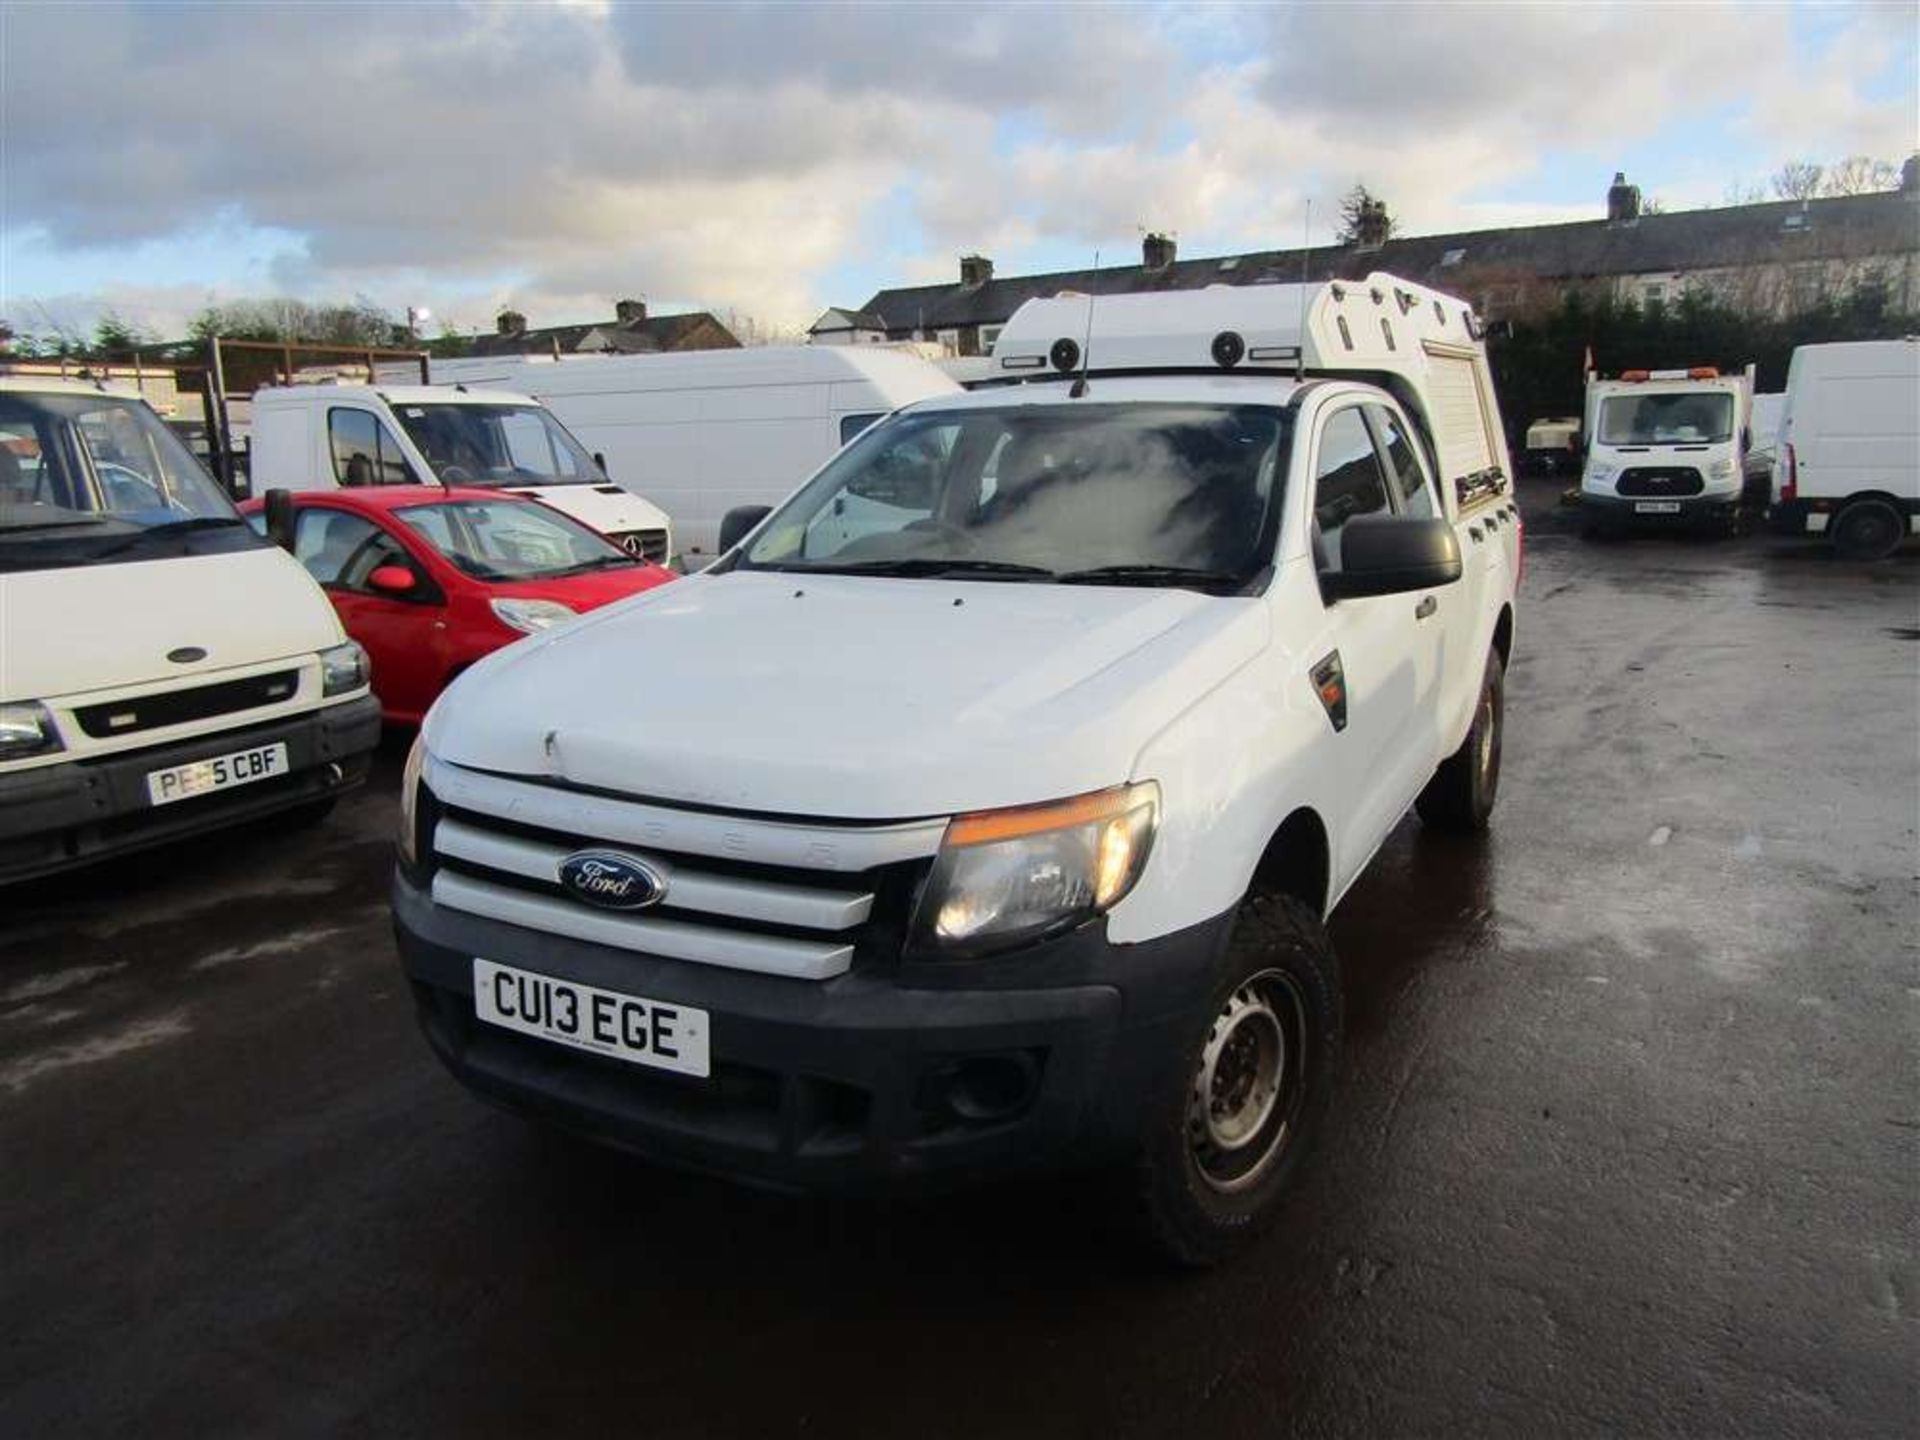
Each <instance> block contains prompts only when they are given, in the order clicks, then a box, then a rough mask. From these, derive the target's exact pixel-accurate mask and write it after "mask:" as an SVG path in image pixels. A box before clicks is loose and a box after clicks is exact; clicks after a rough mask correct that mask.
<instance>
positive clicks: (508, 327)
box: [494, 310, 527, 335]
mask: <svg viewBox="0 0 1920 1440" xmlns="http://www.w3.org/2000/svg"><path fill="white" fill-rule="evenodd" d="M494 323H495V324H496V325H498V326H499V328H500V333H501V334H502V335H524V334H526V333H527V317H526V316H524V315H522V314H521V313H520V312H519V311H518V310H502V311H501V312H500V318H499V319H498V320H497V321H495V322H494Z"/></svg>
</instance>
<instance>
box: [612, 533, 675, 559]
mask: <svg viewBox="0 0 1920 1440" xmlns="http://www.w3.org/2000/svg"><path fill="white" fill-rule="evenodd" d="M607 538H608V539H609V540H611V541H613V543H614V544H616V545H618V546H619V547H620V548H621V549H622V550H624V551H626V552H627V553H628V554H629V555H638V556H639V557H640V558H641V559H642V560H651V561H652V562H653V563H654V564H656V565H664V564H666V563H667V532H666V531H664V530H626V531H622V532H621V533H620V534H618V535H609V536H608V537H607Z"/></svg>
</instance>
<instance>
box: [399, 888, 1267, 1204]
mask: <svg viewBox="0 0 1920 1440" xmlns="http://www.w3.org/2000/svg"><path fill="white" fill-rule="evenodd" d="M393 907H394V926H395V931H396V934H397V937H398V941H399V946H400V954H401V958H402V963H403V965H404V967H405V970H406V973H407V976H408V978H409V979H410V980H411V981H412V983H413V989H414V996H415V1000H416V1002H417V1006H418V1011H419V1019H420V1024H421V1028H422V1029H423V1030H424V1031H425V1033H426V1037H427V1039H428V1041H429V1043H430V1044H431V1045H432V1047H433V1049H434V1051H435V1053H437V1054H438V1055H439V1057H440V1059H441V1060H442V1061H443V1062H444V1063H445V1064H446V1066H447V1068H448V1069H449V1070H451V1071H452V1072H453V1074H454V1075H455V1077H456V1078H458V1079H459V1080H460V1081H461V1082H462V1083H463V1084H465V1085H466V1086H467V1087H468V1088H470V1089H471V1090H473V1091H475V1092H476V1093H477V1094H479V1095H481V1096H482V1097H484V1098H486V1099H489V1100H492V1101H494V1102H496V1103H499V1104H502V1105H504V1106H506V1107H508V1108H510V1109H513V1110H516V1111H518V1112H521V1113H523V1114H525V1115H527V1116H529V1117H531V1118H534V1119H537V1120H541V1121H544V1122H547V1123H549V1124H553V1125H556V1126H558V1127H560V1128H562V1129H566V1130H570V1131H573V1132H575V1133H578V1134H582V1135H585V1136H587V1137H589V1138H591V1139H594V1140H597V1141H600V1142H602V1143H605V1144H610V1145H613V1146H616V1147H618V1148H621V1149H625V1150H629V1151H632V1152H634V1153H637V1154H639V1155H642V1156H644V1157H646V1158H648V1159H651V1160H655V1161H658V1162H661V1163H664V1164H669V1165H674V1166H677V1167H680V1168H685V1169H692V1170H698V1171H703V1172H707V1173H710V1174H718V1175H722V1176H725V1177H727V1178H729V1179H734V1180H739V1181H744V1182H747V1183H750V1184H758V1185H763V1186H769V1187H773V1188H777V1189H785V1190H806V1191H816V1192H835V1193H848V1192H874V1191H894V1190H903V1189H925V1188H945V1187H948V1186H953V1185H964V1184H970V1183H974V1182H978V1181H980V1180H984V1179H988V1178H992V1177H997V1176H1002V1175H1007V1174H1017V1173H1023V1172H1034V1171H1046V1170H1058V1169H1065V1168H1070V1167H1073V1166H1076V1165H1082V1164H1088V1163H1093V1162H1096V1161H1098V1160H1099V1159H1101V1158H1104V1157H1106V1156H1109V1155H1113V1154H1117V1153H1119V1152H1120V1151H1122V1150H1123V1149H1124V1147H1125V1146H1126V1145H1127V1144H1128V1143H1129V1142H1130V1141H1131V1140H1132V1139H1133V1137H1134V1136H1135V1135H1136V1134H1137V1132H1138V1129H1139V1126H1140V1123H1141V1116H1142V1115H1143V1113H1145V1111H1146V1109H1147V1108H1148V1107H1149V1106H1150V1105H1151V1104H1152V1103H1153V1102H1154V1100H1155V1098H1156V1097H1157V1096H1160V1095H1164V1094H1165V1093H1167V1091H1166V1090H1165V1088H1164V1085H1163V1082H1164V1080H1165V1077H1166V1076H1167V1074H1168V1073H1169V1072H1168V1070H1167V1066H1168V1065H1169V1063H1172V1062H1176V1061H1177V1058H1178V1056H1179V1055H1180V1053H1181V1046H1182V1043H1183V1042H1184V1040H1185V1039H1186V1038H1187V1037H1188V1034H1189V1031H1190V1030H1191V1029H1192V1028H1193V1027H1194V1026H1195V1025H1196V1024H1197V1023H1198V1021H1199V1019H1200V1018H1201V1016H1200V1012H1201V1010H1202V1009H1203V1008H1204V1007H1205V1005H1206V1004H1207V1001H1208V999H1209V998H1210V996H1211V993H1212V981H1213V978H1214V976H1215V974H1216V973H1217V970H1218V965H1219V958H1220V955H1221V953H1222V950H1223V948H1224V946H1225V943H1226V937H1227V932H1228V929H1229V925H1230V922H1231V915H1230V914H1229V915H1225V916H1220V917H1217V918H1216V919H1214V920H1211V921H1208V922H1205V923H1203V924H1201V925H1198V926H1195V927H1193V928H1192V929H1189V930H1184V931H1180V932H1177V933H1175V934H1173V935H1169V936H1165V937H1163V938H1161V939H1158V940H1154V941H1149V942H1145V943H1142V944H1138V945H1114V944H1112V943H1110V942H1109V941H1108V940H1107V938H1106V934H1105V925H1104V924H1103V923H1100V922H1096V923H1094V924H1091V925H1088V926H1085V927H1083V928H1081V929H1080V930H1078V931H1075V932H1073V933H1071V934H1069V935H1066V936H1063V937H1060V938H1058V939H1055V940H1051V941H1047V942H1044V943H1042V944H1040V945H1037V946H1034V947H1032V948H1031V949H1029V950H1026V951H1022V952H1018V953H1016V954H1014V955H1012V956H1006V957H999V958H996V959H993V960H988V961H981V962H958V961H956V962H951V963H944V964H921V965H914V966H904V965H899V964H895V965H889V966H885V967H878V968H867V969H863V968H860V967H856V968H855V969H854V970H852V971H849V972H848V973H846V974H844V975H841V976H838V977H836V978H835V979H832V980H828V981H824V982H821V981H801V980H791V979H785V978H780V977H774V976H767V975H759V974H752V973H747V972H743V971H737V970H728V969H722V968H719V967H715V966H710V965H701V964H694V963H689V962H685V961H678V960H666V959H658V958H653V957H649V956H645V955H637V954H634V953H632V952H630V951H625V950H613V949H609V948H604V947H600V946H595V945H592V944H587V943H584V942H580V941H575V940H569V939H565V938H562V937H558V936H552V935H546V934H542V933H540V932H537V931H532V930H527V929H523V928H521V927H518V926H514V925H507V924H503V923H501V922H498V921H493V920H487V919H482V918H480V917H477V916H473V915H468V914H465V913H462V912H459V911H454V910H449V909H446V908H444V907H440V906H436V905H434V904H433V903H432V901H431V900H430V898H429V897H428V895H427V892H426V891H425V890H424V889H422V888H420V887H418V886H417V885H415V884H414V883H413V882H412V881H411V880H410V879H409V878H408V877H407V876H406V875H405V874H397V875H396V877H395V881H394V890H393ZM475 957H481V958H485V959H488V960H494V961H498V962H500V963H503V964H507V965H512V966H515V967H518V968H522V969H526V970H532V971H535V972H537V973H540V974H545V975H551V976H556V977H560V978H563V979H567V980H572V981H575V982H578V983H581V984H586V985H592V986H597V987H600V988H602V989H607V990H614V991H620V992H625V993H630V994H635V995H641V996H646V997H648V998H650V999H655V1000H659V1001H662V1002H666V1003H669V1004H677V1005H682V1006H693V1007H697V1008H699V1009H702V1010H705V1011H707V1012H708V1014H709V1016H710V1017H711V1019H710V1026H709V1033H710V1037H711V1048H712V1074H711V1075H710V1076H708V1077H707V1078H705V1079H690V1078H688V1077H685V1076H681V1075H676V1074H671V1073H667V1072H665V1071H660V1070H653V1069H648V1068H645V1067H642V1066H638V1065H633V1064H629V1063H627V1062H624V1061H620V1060H612V1059H606V1058H603V1057H601V1056H598V1055H594V1054H590V1053H587V1052H585V1051H580V1050H575V1049H572V1048H570V1047H567V1046H563V1045H560V1044H556V1043H552V1042H549V1041H545V1040H541V1039H537V1038H534V1037H531V1036H526V1035H521V1034H519V1033H516V1032H513V1031H509V1030H504V1029H500V1028H497V1027H495V1026H493V1025H489V1024H485V1023H482V1022H480V1021H478V1020H476V1019H475V1018H474V1002H473V988H472V976H473V961H474V959H475ZM909 977H911V978H910V979H909ZM983 1066H984V1067H986V1068H985V1069H984V1070H983V1069H981V1068H979V1067H983ZM982 1074H992V1075H997V1076H998V1077H1000V1079H1001V1080H1002V1081H1006V1082H1009V1083H1008V1086H1007V1087H1006V1088H1003V1089H1002V1090H1001V1091H1000V1092H999V1094H998V1098H999V1099H1000V1100H1002V1101H1005V1100H1006V1099H1007V1097H1008V1096H1009V1095H1010V1094H1013V1093H1016V1092H1018V1094H1019V1098H1018V1100H1017V1103H1010V1104H1004V1105H1002V1106H1001V1107H999V1109H998V1110H997V1112H996V1113H992V1114H985V1113H981V1107H980V1106H978V1105H976V1104H972V1103H970V1097H969V1096H968V1094H967V1090H966V1087H967V1086H968V1084H969V1080H968V1077H978V1076H980V1075H982ZM1022 1075H1024V1076H1025V1077H1026V1079H1025V1081H1024V1084H1021V1083H1013V1082H1015V1081H1017V1077H1019V1076H1022ZM968 1112H972V1113H968Z"/></svg>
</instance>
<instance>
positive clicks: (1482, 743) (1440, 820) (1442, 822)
mask: <svg viewBox="0 0 1920 1440" xmlns="http://www.w3.org/2000/svg"><path fill="white" fill-rule="evenodd" d="M1506 693H1507V666H1506V662H1505V661H1503V660H1502V659H1501V658H1500V652H1499V651H1498V650H1489V651H1488V652H1487V669H1486V673H1485V675H1484V676H1483V677H1482V678H1481V681H1480V699H1479V701H1478V702H1477V703H1476V704H1475V706H1474V710H1473V725H1472V726H1471V728H1469V729H1468V731H1467V738H1466V739H1465V740H1463V741H1461V742H1460V748H1459V749H1458V750H1456V751H1454V752H1453V754H1451V755H1449V756H1448V757H1447V758H1446V759H1445V760H1443V761H1441V762H1440V768H1439V769H1437V770H1435V771H1434V772H1433V778H1432V779H1431V780H1429V781H1427V786H1426V789H1424V790H1422V791H1421V792H1420V798H1419V799H1417V800H1415V801H1414V808H1416V809H1417V810H1419V812H1420V819H1421V821H1422V822H1423V823H1425V824H1427V825H1431V826H1432V827H1433V828H1434V829H1436V830H1484V829H1485V828H1486V825H1487V819H1488V817H1489V816H1491V815H1492V814H1493V802H1494V801H1495V800H1496V799H1497V798H1498V797H1499V794H1500V745H1501V738H1502V735H1503V733H1504V731H1505V729H1506Z"/></svg>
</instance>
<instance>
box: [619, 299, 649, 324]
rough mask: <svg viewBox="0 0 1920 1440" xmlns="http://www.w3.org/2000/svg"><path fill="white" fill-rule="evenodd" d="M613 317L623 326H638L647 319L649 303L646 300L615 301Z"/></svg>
mask: <svg viewBox="0 0 1920 1440" xmlns="http://www.w3.org/2000/svg"><path fill="white" fill-rule="evenodd" d="M613 315H614V318H615V319H616V320H618V321H619V322H620V323H621V324H622V325H638V324H640V322H641V321H643V320H645V319H646V318H647V302H646V301H644V300H618V301H615V302H614V306H613Z"/></svg>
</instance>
